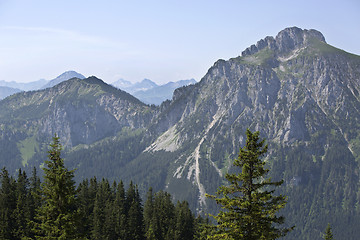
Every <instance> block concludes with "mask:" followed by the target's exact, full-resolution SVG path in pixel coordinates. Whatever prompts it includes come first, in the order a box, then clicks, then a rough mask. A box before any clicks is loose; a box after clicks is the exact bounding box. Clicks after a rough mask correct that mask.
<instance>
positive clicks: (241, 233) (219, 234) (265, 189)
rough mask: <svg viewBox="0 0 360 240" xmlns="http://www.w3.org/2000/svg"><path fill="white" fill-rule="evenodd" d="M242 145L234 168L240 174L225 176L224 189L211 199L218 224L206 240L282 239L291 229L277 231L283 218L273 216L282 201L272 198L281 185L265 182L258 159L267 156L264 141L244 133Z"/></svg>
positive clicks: (263, 166)
mask: <svg viewBox="0 0 360 240" xmlns="http://www.w3.org/2000/svg"><path fill="white" fill-rule="evenodd" d="M246 135H247V140H246V145H245V146H244V147H243V148H242V149H240V153H239V157H238V159H236V160H235V161H234V164H233V165H234V166H236V167H239V168H240V169H241V172H240V173H232V174H229V173H228V174H226V179H227V180H228V181H229V185H228V186H221V187H220V188H219V189H218V191H217V193H216V196H209V197H211V198H214V199H215V200H216V202H217V203H218V204H220V205H221V207H222V209H224V210H222V211H220V213H219V214H218V215H217V216H214V217H215V219H216V220H217V222H218V225H216V226H215V227H214V228H215V230H214V233H213V234H212V236H209V239H247V240H257V239H277V238H279V237H281V236H285V235H286V234H287V232H289V231H290V230H291V228H278V226H277V225H280V224H283V223H284V217H283V216H277V215H276V213H277V212H278V211H279V210H280V209H281V208H283V207H285V204H286V201H285V197H284V196H282V195H279V196H274V191H275V190H274V189H272V190H271V187H277V186H279V185H281V184H282V183H283V181H279V182H272V181H271V179H269V178H268V179H266V178H265V177H266V174H267V173H268V171H269V170H268V169H265V162H264V161H262V160H261V157H262V156H263V155H264V154H265V153H266V152H267V149H268V146H267V145H264V143H265V140H261V141H260V139H259V132H255V133H252V132H251V131H250V130H249V129H247V131H246Z"/></svg>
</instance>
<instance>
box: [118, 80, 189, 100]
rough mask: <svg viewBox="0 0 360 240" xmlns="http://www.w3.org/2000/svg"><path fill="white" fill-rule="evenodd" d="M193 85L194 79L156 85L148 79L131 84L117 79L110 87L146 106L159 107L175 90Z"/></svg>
mask: <svg viewBox="0 0 360 240" xmlns="http://www.w3.org/2000/svg"><path fill="white" fill-rule="evenodd" d="M195 83H196V81H195V79H189V80H180V81H177V82H168V83H166V84H163V85H158V84H156V83H155V82H153V81H151V80H149V79H144V80H142V81H141V82H137V83H134V84H133V83H131V82H129V81H126V80H124V79H119V80H118V81H116V82H114V83H112V84H111V85H113V86H115V87H117V88H119V89H121V90H124V91H126V92H128V93H130V94H132V95H133V96H135V97H136V98H138V99H139V100H141V101H142V102H144V103H146V104H155V105H160V104H161V103H162V102H164V101H166V100H170V99H171V98H172V95H173V93H174V90H175V89H177V88H179V87H183V86H187V85H190V84H195Z"/></svg>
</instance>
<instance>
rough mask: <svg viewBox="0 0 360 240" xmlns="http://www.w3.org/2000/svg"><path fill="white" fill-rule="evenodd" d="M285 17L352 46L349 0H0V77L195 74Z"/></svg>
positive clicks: (354, 21) (357, 25)
mask: <svg viewBox="0 0 360 240" xmlns="http://www.w3.org/2000/svg"><path fill="white" fill-rule="evenodd" d="M293 26H297V27H300V28H302V29H316V30H319V31H320V32H322V33H323V35H324V36H325V39H326V41H327V43H329V44H330V45H333V46H335V47H337V48H340V49H343V50H345V51H347V52H351V53H354V54H357V55H360V1H358V0H339V1H333V0H326V1H323V0H317V1H315V0H309V1H308V0H304V1H289V0H286V1H276V0H273V1H268V0H267V1H265V0H264V1H263V0H254V1H250V0H248V1H245V0H244V1H242V0H221V1H220V0H217V1H212V0H206V1H205V0H181V1H180V0H179V1H172V0H167V1H165V0H164V1H156V0H153V1H150V0H147V1H145V0H132V1H130V0H128V1H122V0H117V1H115V0H102V1H100V0H97V1H94V0H61V1H60V0H52V1H49V0H0V80H6V81H16V82H31V81H36V80H39V79H47V80H51V79H53V78H55V77H57V76H58V75H60V74H61V73H63V72H65V71H68V70H74V71H77V72H79V73H81V74H83V75H85V76H97V77H98V78H101V79H102V80H104V81H105V82H108V83H112V82H114V81H116V80H118V79H120V78H122V79H125V80H128V81H131V82H133V83H135V82H138V81H141V80H142V79H144V78H148V79H151V80H152V81H154V82H156V83H158V84H163V83H166V82H169V81H178V80H184V79H190V78H195V79H196V80H197V81H200V80H201V78H202V77H203V76H204V75H205V74H206V72H207V70H208V69H209V68H210V67H211V66H212V65H213V64H214V62H216V61H217V60H218V59H225V60H227V59H229V58H232V57H237V56H239V55H240V54H241V52H242V51H243V50H245V49H246V48H247V47H249V46H250V45H252V44H255V43H256V42H257V41H259V40H260V39H263V38H265V37H266V36H274V37H275V36H276V35H277V33H278V32H280V31H281V30H283V29H284V28H286V27H293Z"/></svg>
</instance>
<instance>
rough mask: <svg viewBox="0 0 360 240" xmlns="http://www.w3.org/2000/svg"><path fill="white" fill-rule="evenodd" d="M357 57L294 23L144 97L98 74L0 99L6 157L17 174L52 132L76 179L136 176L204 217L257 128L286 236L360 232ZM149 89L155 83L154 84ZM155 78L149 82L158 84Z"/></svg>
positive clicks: (1, 157) (40, 154)
mask: <svg viewBox="0 0 360 240" xmlns="http://www.w3.org/2000/svg"><path fill="white" fill-rule="evenodd" d="M359 66H360V56H357V55H354V54H350V53H347V52H345V51H342V50H340V49H337V48H335V47H333V46H331V45H329V44H327V43H326V41H325V38H324V36H323V35H322V34H321V33H320V32H319V31H316V30H303V29H300V28H296V27H292V28H286V29H284V30H282V31H280V32H279V33H278V34H277V36H276V37H266V38H264V39H262V40H260V41H258V42H257V44H254V45H252V46H250V47H249V48H247V49H245V50H244V51H243V53H242V54H241V56H238V57H235V58H231V59H229V60H218V61H217V62H215V63H214V65H213V66H212V67H210V69H209V70H208V72H207V74H206V75H205V76H204V77H203V78H202V79H201V81H200V82H198V83H196V84H192V85H189V86H183V87H180V88H177V89H176V90H175V91H174V94H173V97H172V99H171V100H170V101H165V102H163V103H162V104H161V105H160V106H149V105H146V104H144V103H142V102H141V101H139V100H138V99H137V98H135V97H133V96H132V95H130V94H128V93H126V92H124V91H121V90H119V89H116V88H114V87H112V86H110V85H107V84H106V83H104V82H103V81H101V80H99V79H97V78H95V77H91V78H87V79H82V80H81V79H71V80H68V81H65V82H62V83H60V84H58V85H56V86H54V87H52V88H47V89H44V90H41V91H33V92H21V93H17V94H14V95H12V96H10V97H7V98H6V99H3V100H1V101H0V129H1V131H0V153H1V154H0V164H1V166H6V167H7V168H8V169H9V171H10V172H11V173H13V174H15V172H16V170H17V169H18V168H20V167H21V168H24V169H26V171H29V172H30V171H31V168H32V167H33V166H36V167H38V168H39V167H40V166H41V164H42V163H43V161H44V160H45V159H46V155H47V153H46V150H47V149H48V148H47V146H48V143H50V140H51V137H52V136H53V135H54V134H55V133H57V134H58V135H59V136H60V139H61V142H62V143H63V145H64V150H63V153H62V154H63V156H64V158H65V163H66V165H67V166H68V167H69V169H74V168H76V169H77V170H76V172H75V176H76V178H77V180H78V181H79V180H81V179H84V178H90V177H92V176H97V178H98V179H100V178H102V177H106V178H108V179H109V180H120V179H122V180H123V181H124V183H125V184H128V183H129V182H130V181H133V182H135V183H137V184H138V186H139V190H140V191H141V192H142V193H144V192H146V191H147V190H148V188H149V187H150V186H151V187H153V189H154V191H158V190H166V191H167V192H169V193H171V195H172V196H173V197H174V200H187V201H188V202H189V206H190V207H191V208H192V209H193V210H195V211H197V212H198V213H199V214H204V213H209V212H210V213H211V212H215V211H216V210H217V206H216V203H214V201H212V200H210V199H207V198H206V197H205V194H206V193H209V194H213V193H214V192H215V191H216V189H217V187H218V186H220V185H221V184H223V181H224V175H225V173H226V172H228V171H234V169H233V168H232V161H233V159H235V158H237V156H238V152H239V148H240V147H242V146H244V144H245V140H246V136H245V131H246V129H247V128H249V129H250V130H252V131H255V130H258V131H260V135H261V137H262V138H266V142H267V143H268V145H269V152H268V154H267V155H266V156H264V160H265V161H266V164H267V167H268V168H269V169H270V172H269V175H270V177H272V179H273V180H274V181H277V180H280V179H284V184H283V185H282V186H281V187H280V188H279V189H278V190H277V191H278V193H281V194H284V195H286V196H287V199H288V204H287V205H286V207H285V209H284V210H283V211H282V214H284V216H285V220H286V223H287V224H289V225H291V226H292V225H296V228H295V230H294V231H293V232H291V233H290V234H289V235H288V236H286V238H284V239H314V240H320V239H322V233H323V232H324V230H325V228H326V226H327V224H328V223H330V224H331V226H332V228H333V232H334V233H336V239H344V240H345V239H357V238H358V236H360V228H359V227H358V225H359V224H358V223H359V222H360V208H359V204H360V197H359V196H360V177H359V176H360V174H359V169H360V147H359V146H360V67H359ZM150 86H151V84H150ZM155 87H156V86H154V87H153V88H155Z"/></svg>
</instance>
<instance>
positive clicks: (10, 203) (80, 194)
mask: <svg viewBox="0 0 360 240" xmlns="http://www.w3.org/2000/svg"><path fill="white" fill-rule="evenodd" d="M50 146H51V150H50V151H49V156H48V157H49V160H47V161H46V162H45V165H46V167H44V171H45V175H44V182H43V183H42V184H41V183H40V178H39V177H38V176H37V173H36V169H35V168H34V171H33V173H32V176H31V178H30V179H29V178H28V177H27V175H26V173H25V172H24V171H22V170H21V169H20V170H19V171H18V177H17V179H14V178H13V177H11V176H9V174H8V171H7V170H6V169H5V168H4V169H2V172H1V188H0V216H1V218H0V239H138V240H142V239H144V240H145V239H164V240H166V239H169V240H170V239H189V240H191V239H201V237H200V232H201V231H202V230H203V228H202V225H203V223H204V220H203V219H202V218H201V217H198V218H195V217H194V215H193V214H192V212H191V211H190V209H189V205H188V203H187V202H186V201H183V202H177V203H176V204H174V203H173V202H172V197H171V195H170V194H169V193H166V192H162V191H160V192H157V193H155V194H154V193H153V191H152V189H150V190H149V192H148V194H147V200H146V202H145V205H144V206H143V204H142V200H141V198H140V194H139V191H138V187H137V186H136V185H135V184H133V183H132V182H131V183H130V184H129V187H128V188H127V190H126V189H125V188H124V184H123V182H122V181H120V182H119V183H116V182H113V183H112V184H110V183H109V181H108V180H107V179H102V180H101V181H98V180H97V179H96V177H93V178H91V179H90V180H88V179H85V180H83V181H82V182H81V183H80V184H79V186H78V187H77V189H76V187H75V181H74V180H73V179H74V170H70V171H69V170H67V169H66V168H65V167H64V162H63V159H62V158H61V157H60V150H61V145H60V144H59V140H58V138H57V137H55V138H54V141H53V143H52V144H51V145H50Z"/></svg>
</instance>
